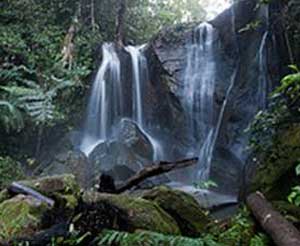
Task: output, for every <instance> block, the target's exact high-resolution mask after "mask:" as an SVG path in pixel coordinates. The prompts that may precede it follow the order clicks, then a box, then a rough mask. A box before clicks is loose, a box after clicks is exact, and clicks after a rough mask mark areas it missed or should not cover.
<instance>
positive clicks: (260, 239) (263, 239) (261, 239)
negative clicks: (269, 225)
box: [249, 233, 271, 246]
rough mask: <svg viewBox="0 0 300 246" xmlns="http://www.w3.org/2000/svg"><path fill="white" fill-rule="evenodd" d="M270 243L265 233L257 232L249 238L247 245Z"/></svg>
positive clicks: (263, 245)
mask: <svg viewBox="0 0 300 246" xmlns="http://www.w3.org/2000/svg"><path fill="white" fill-rule="evenodd" d="M270 244H271V242H270V239H269V238H268V237H267V236H266V235H265V234H262V233H259V234H257V235H255V236H254V237H253V238H252V239H251V241H250V245H249V246H266V245H270Z"/></svg>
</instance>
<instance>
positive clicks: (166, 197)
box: [143, 186, 210, 237]
mask: <svg viewBox="0 0 300 246" xmlns="http://www.w3.org/2000/svg"><path fill="white" fill-rule="evenodd" d="M143 198H144V199H147V200H150V201H153V202H156V203H157V204H158V205H159V206H160V207H161V208H162V209H163V210H165V211H166V212H167V213H169V214H171V215H172V216H173V218H174V219H175V220H176V222H177V224H178V226H179V228H180V230H181V233H182V235H184V236H188V237H197V236H199V235H200V234H201V233H202V232H203V231H204V229H205V227H207V225H208V223H209V222H210V220H209V218H208V216H207V215H206V214H205V210H203V209H201V208H200V206H199V204H198V202H197V201H196V200H195V199H194V198H193V197H192V196H191V195H189V194H187V193H185V192H182V191H179V190H172V189H170V188H168V187H165V186H160V187H156V188H154V189H152V190H150V191H147V192H145V193H144V194H143Z"/></svg>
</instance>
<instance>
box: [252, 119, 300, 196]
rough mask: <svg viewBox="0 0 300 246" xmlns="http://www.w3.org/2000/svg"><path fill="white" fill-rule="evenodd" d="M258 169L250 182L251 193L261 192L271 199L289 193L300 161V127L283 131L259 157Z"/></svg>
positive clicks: (296, 126) (295, 126)
mask: <svg viewBox="0 0 300 246" xmlns="http://www.w3.org/2000/svg"><path fill="white" fill-rule="evenodd" d="M256 159H257V163H256V168H255V171H254V175H253V177H252V179H251V181H250V191H255V190H261V191H262V192H263V193H264V194H265V195H266V196H267V197H268V198H269V199H276V198H280V197H282V196H284V195H287V194H286V193H287V192H289V190H290V189H289V186H287V185H285V187H286V188H287V190H284V189H283V188H284V187H283V186H282V181H284V180H285V181H288V182H289V183H291V182H290V181H291V179H292V177H290V176H291V175H293V173H294V167H295V166H296V165H297V163H298V162H299V160H300V125H299V124H297V125H293V126H291V127H289V128H286V129H282V130H280V132H278V133H277V135H276V136H275V138H274V139H273V143H272V145H271V146H270V147H269V148H268V149H267V150H266V151H264V152H263V153H260V154H259V155H258V156H257V158H256Z"/></svg>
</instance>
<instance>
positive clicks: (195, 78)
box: [184, 23, 216, 136]
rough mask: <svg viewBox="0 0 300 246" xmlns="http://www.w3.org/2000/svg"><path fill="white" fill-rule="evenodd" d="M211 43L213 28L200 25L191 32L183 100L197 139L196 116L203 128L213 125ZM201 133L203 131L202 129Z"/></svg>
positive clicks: (214, 72) (213, 62) (209, 25)
mask: <svg viewBox="0 0 300 246" xmlns="http://www.w3.org/2000/svg"><path fill="white" fill-rule="evenodd" d="M214 39H215V30H214V28H213V26H212V25H211V24H209V23H202V24H200V25H199V26H198V27H197V28H196V30H195V31H194V35H193V38H192V42H191V43H190V44H188V48H187V67H186V70H185V78H184V93H185V99H184V100H185V105H186V107H187V110H188V112H189V118H190V129H191V136H196V135H197V132H198V131H199V129H197V125H196V124H195V122H196V121H198V116H197V112H198V113H199V118H200V119H201V120H204V119H205V121H206V122H208V124H206V125H209V123H212V121H213V113H214V112H213V110H212V109H213V94H214V89H215V74H216V63H215V57H214V50H213V41H214ZM206 128H207V127H206ZM208 128H210V127H208ZM201 130H202V131H203V129H201ZM209 131H210V129H206V130H204V132H206V133H208V132H209ZM206 135H208V134H206Z"/></svg>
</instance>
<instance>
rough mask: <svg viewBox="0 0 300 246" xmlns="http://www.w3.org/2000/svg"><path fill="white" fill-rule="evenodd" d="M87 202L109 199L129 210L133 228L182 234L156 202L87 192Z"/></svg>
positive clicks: (84, 198) (126, 196)
mask: <svg viewBox="0 0 300 246" xmlns="http://www.w3.org/2000/svg"><path fill="white" fill-rule="evenodd" d="M83 200H84V201H85V202H89V203H94V202H100V201H107V202H109V203H111V204H112V205H114V206H117V207H119V208H120V209H122V210H124V211H126V212H127V214H128V216H129V223H130V225H131V227H132V229H133V230H137V229H143V230H150V231H156V232H160V233H168V234H180V230H179V228H178V225H177V223H176V221H175V220H174V219H173V218H172V217H171V216H170V215H169V214H167V213H166V212H165V211H164V210H163V209H162V208H161V207H160V206H158V205H157V204H156V203H154V202H151V201H148V200H145V199H142V198H134V197H131V196H129V195H112V194H102V193H95V192H87V193H85V194H84V196H83Z"/></svg>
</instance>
